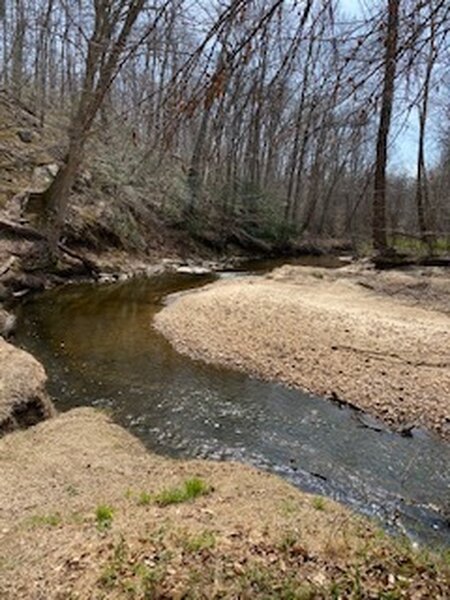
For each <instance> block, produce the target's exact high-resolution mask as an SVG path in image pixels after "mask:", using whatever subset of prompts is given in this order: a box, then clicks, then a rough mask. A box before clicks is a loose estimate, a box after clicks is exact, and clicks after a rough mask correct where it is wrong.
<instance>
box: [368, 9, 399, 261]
mask: <svg viewBox="0 0 450 600" xmlns="http://www.w3.org/2000/svg"><path fill="white" fill-rule="evenodd" d="M399 7H400V0H388V25H387V33H386V53H385V59H384V83H383V94H382V99H381V114H380V122H379V126H378V136H377V149H376V162H375V180H374V193H373V217H372V233H373V244H374V247H375V250H376V251H377V252H379V253H380V254H386V252H387V250H388V241H387V234H386V165H387V142H388V137H389V129H390V126H391V117H392V105H393V101H394V84H395V72H396V66H397V40H398V21H399Z"/></svg>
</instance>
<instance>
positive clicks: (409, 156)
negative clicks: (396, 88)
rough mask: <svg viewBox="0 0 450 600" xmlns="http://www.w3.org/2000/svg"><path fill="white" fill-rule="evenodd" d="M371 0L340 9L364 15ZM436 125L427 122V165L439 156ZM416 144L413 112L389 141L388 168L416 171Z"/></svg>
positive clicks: (348, 0)
mask: <svg viewBox="0 0 450 600" xmlns="http://www.w3.org/2000/svg"><path fill="white" fill-rule="evenodd" d="M370 1H371V0H340V5H341V7H342V9H343V10H344V11H345V12H346V14H348V15H349V16H352V17H356V18H357V17H360V16H363V14H364V5H366V6H367V5H370ZM437 129H438V127H437V123H436V122H434V123H433V122H432V118H431V119H430V122H429V127H428V136H427V143H426V150H427V157H428V163H429V164H430V163H431V164H432V163H433V162H435V161H436V160H437V158H438V155H439V148H438V139H437V138H438V135H437V131H436V130H437ZM417 144H418V115H417V110H413V111H412V112H411V114H410V115H409V117H408V118H407V120H406V123H405V126H404V128H403V129H402V131H401V132H400V133H399V134H398V135H396V136H395V139H393V140H391V144H390V151H389V168H390V170H392V171H395V172H407V173H408V174H409V175H413V174H414V173H415V171H416V162H417Z"/></svg>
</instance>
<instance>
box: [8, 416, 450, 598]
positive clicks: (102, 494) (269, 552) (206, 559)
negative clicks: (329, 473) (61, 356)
mask: <svg viewBox="0 0 450 600" xmlns="http://www.w3.org/2000/svg"><path fill="white" fill-rule="evenodd" d="M0 468H1V473H2V477H1V484H0V596H1V597H2V598H5V600H7V599H8V600H9V599H11V600H12V599H14V600H16V599H22V598H26V599H27V600H30V599H32V600H38V599H41V598H42V599H43V598H45V599H46V600H50V599H57V598H58V599H59V598H61V599H62V598H64V599H67V598H71V599H75V598H76V599H88V598H89V599H91V598H108V599H110V598H188V597H189V598H190V597H195V598H208V599H209V598H237V597H239V598H255V597H256V598H258V597H264V598H269V597H273V598H284V597H285V598H288V597H289V598H291V597H302V598H303V597H308V598H329V597H331V590H340V593H341V595H340V597H342V598H349V597H353V596H352V593H353V591H354V590H355V589H356V588H355V586H358V589H359V588H360V589H361V591H362V593H366V596H364V597H369V596H368V595H367V594H368V593H369V591H370V592H373V593H376V592H377V591H378V593H381V591H386V590H388V591H389V590H390V591H392V592H393V593H394V592H395V590H397V589H400V588H401V589H406V590H408V594H409V593H411V595H405V596H404V597H411V598H412V597H414V598H429V597H431V596H430V594H431V595H432V597H433V598H436V599H438V598H444V597H445V593H446V589H447V585H448V581H449V580H448V573H447V572H446V570H445V568H444V567H443V566H441V563H436V564H434V563H433V562H432V561H431V560H430V559H427V560H428V561H429V562H428V563H423V562H421V561H422V559H421V558H420V557H419V556H418V555H416V554H415V553H414V552H413V551H412V550H411V549H407V548H406V547H399V546H397V545H396V543H395V542H393V541H392V540H390V539H388V538H384V537H382V536H380V534H379V532H377V530H376V529H375V528H374V527H373V526H372V525H371V524H369V522H368V521H366V520H364V519H362V518H359V517H354V516H352V515H351V514H350V513H349V512H348V511H347V510H346V509H344V508H342V507H340V506H338V505H336V504H334V503H333V502H331V501H328V500H323V499H322V500H320V501H319V500H317V499H314V498H313V497H311V496H309V495H307V494H303V493H301V492H299V491H297V490H295V489H293V488H292V487H291V486H289V485H288V484H287V483H285V482H283V481H282V480H280V479H278V478H277V477H274V476H271V475H268V474H265V473H261V472H259V471H257V470H255V469H252V468H249V467H245V466H243V465H238V464H232V463H213V462H207V461H191V462H187V461H173V460H168V459H164V458H161V457H158V456H156V455H153V454H149V453H148V452H147V451H146V450H145V448H144V447H143V446H142V445H141V444H140V443H139V442H138V441H137V440H136V439H135V438H133V437H132V436H131V435H130V434H129V433H127V432H126V431H125V430H123V429H121V428H120V427H118V426H116V425H114V424H112V423H111V422H110V420H109V419H108V418H107V417H106V416H105V415H104V414H101V413H99V412H96V411H94V410H93V409H77V410H74V411H71V412H69V413H66V414H64V415H61V416H59V417H56V418H54V419H50V420H49V421H46V422H44V423H41V424H39V425H37V426H36V427H33V428H31V429H28V430H27V431H22V432H16V433H13V434H11V435H8V436H5V437H4V438H3V439H1V440H0ZM192 477H197V478H201V479H202V481H203V482H204V483H205V484H206V485H207V486H208V487H209V488H210V489H209V493H208V494H206V495H202V496H200V497H197V498H196V499H195V500H191V501H190V502H183V503H179V504H173V505H168V506H161V505H158V504H157V503H155V502H154V501H153V500H152V497H153V496H152V495H153V494H157V493H160V492H161V491H162V490H167V489H170V488H171V486H177V485H178V486H180V485H182V484H183V482H185V481H186V480H187V479H189V478H192ZM99 507H103V509H102V510H103V513H102V514H103V515H104V514H105V513H106V514H107V515H109V516H110V517H111V518H110V519H107V520H106V521H107V522H106V524H105V522H104V520H103V521H99V517H98V510H99ZM105 509H107V510H105ZM99 525H101V526H99ZM362 557H363V558H362ZM405 565H406V566H405ZM436 565H437V566H436ZM356 570H358V577H357V579H355V576H354V573H355V572H356ZM402 573H403V575H402ZM300 593H302V594H303V595H300ZM295 594H297V595H295ZM307 594H309V595H307ZM375 597H378V595H376V596H375ZM402 597H403V596H402Z"/></svg>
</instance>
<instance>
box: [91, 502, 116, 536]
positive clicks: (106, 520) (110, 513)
mask: <svg viewBox="0 0 450 600" xmlns="http://www.w3.org/2000/svg"><path fill="white" fill-rule="evenodd" d="M113 517H114V509H113V508H112V507H111V506H108V505H107V504H101V505H99V506H97V508H96V510H95V521H96V523H97V529H98V530H99V531H104V530H105V529H109V528H110V527H111V525H112V521H113Z"/></svg>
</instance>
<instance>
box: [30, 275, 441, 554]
mask: <svg viewBox="0 0 450 600" xmlns="http://www.w3.org/2000/svg"><path fill="white" fill-rule="evenodd" d="M267 266H272V265H266V267H267ZM329 266H333V265H332V264H330V265H329ZM213 279H214V277H213V276H202V277H198V276H197V277H194V276H190V275H163V276H158V277H154V278H151V279H135V280H131V281H129V282H124V283H117V284H112V285H107V286H96V285H91V284H79V285H73V286H67V287H64V288H59V289H56V290H52V291H49V292H45V293H43V294H41V295H39V296H36V297H35V298H33V299H31V300H29V301H28V302H27V304H25V305H24V306H23V307H22V314H21V315H20V326H19V332H18V338H19V342H20V343H21V344H22V345H23V346H24V347H26V348H27V349H28V350H30V351H31V352H32V353H34V354H35V356H37V357H38V358H39V359H40V360H41V361H42V362H43V364H44V365H45V367H46V369H47V372H48V374H49V380H50V383H49V390H50V393H51V395H52V396H53V398H54V400H55V404H56V406H57V408H58V409H60V410H66V409H69V408H73V407H75V406H81V405H93V406H98V407H107V408H111V409H112V410H113V413H114V415H115V418H116V419H117V420H118V421H119V422H120V423H122V424H123V425H125V426H126V427H127V428H129V429H130V430H131V431H132V432H133V433H135V434H136V435H138V436H139V437H140V438H141V439H142V440H143V441H144V443H145V444H146V445H147V446H148V447H149V448H151V449H152V450H154V451H156V452H159V453H162V454H166V455H170V456H174V457H205V458H212V459H216V460H231V459H232V460H239V461H244V462H247V463H251V464H254V465H256V466H258V467H261V468H264V469H268V470H270V471H272V472H275V473H278V474H279V475H280V476H282V477H284V478H286V479H288V480H289V481H291V482H292V483H293V484H294V485H296V486H298V487H299V488H301V489H303V490H306V491H311V492H315V493H319V494H323V495H326V496H329V497H332V498H334V499H337V500H339V501H342V502H344V503H346V504H348V505H350V506H352V507H353V508H355V509H356V510H358V511H360V512H362V513H365V514H368V515H372V516H376V517H378V518H380V519H381V521H382V523H383V524H384V525H385V526H386V527H388V528H390V529H393V530H395V531H403V532H408V533H409V534H410V535H412V536H413V537H416V538H418V539H420V540H423V541H426V542H428V543H437V544H439V545H444V546H450V528H449V516H448V515H449V512H450V446H449V445H448V444H445V443H444V442H442V441H440V440H438V439H437V438H435V437H434V436H432V435H430V434H427V433H425V432H421V431H418V432H416V434H415V435H414V436H413V437H412V438H405V437H402V436H400V435H398V434H395V433H392V432H390V431H388V430H386V429H385V428H383V427H382V426H380V424H379V423H376V422H375V421H374V420H373V419H369V418H368V417H366V416H364V415H362V414H361V413H358V412H355V411H353V410H352V409H349V408H342V407H339V406H337V405H336V404H333V403H331V402H330V401H327V400H325V399H322V398H317V397H313V396H311V395H308V394H306V393H302V392H300V391H296V390H291V389H288V388H286V387H284V386H282V385H278V384H271V383H264V382H261V381H257V380H255V379H252V378H250V377H248V376H246V375H245V374H241V373H237V372H234V371H230V370H228V369H222V368H218V367H214V366H211V365H205V364H203V363H201V362H198V361H193V360H191V359H189V358H187V357H184V356H181V355H180V354H178V353H177V352H175V351H174V350H173V349H172V347H171V346H170V345H169V343H168V342H167V341H166V340H165V339H164V338H163V336H161V335H160V334H159V333H158V332H157V331H156V330H155V329H154V328H153V327H152V319H153V316H154V314H155V313H156V312H157V311H158V310H160V309H161V306H162V305H163V303H164V301H165V298H166V297H167V295H168V294H170V293H172V292H178V291H181V290H185V289H188V288H192V287H195V286H198V285H203V284H205V283H208V282H209V281H212V280H213ZM380 429H381V431H380Z"/></svg>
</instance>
